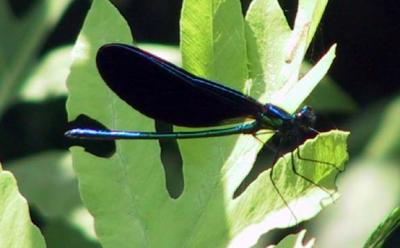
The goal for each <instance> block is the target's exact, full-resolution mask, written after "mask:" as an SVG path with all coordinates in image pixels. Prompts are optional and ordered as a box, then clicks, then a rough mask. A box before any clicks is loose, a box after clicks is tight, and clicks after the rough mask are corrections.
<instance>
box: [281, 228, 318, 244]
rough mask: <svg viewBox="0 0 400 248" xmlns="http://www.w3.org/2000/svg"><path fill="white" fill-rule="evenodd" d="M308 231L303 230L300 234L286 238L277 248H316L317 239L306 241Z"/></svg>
mask: <svg viewBox="0 0 400 248" xmlns="http://www.w3.org/2000/svg"><path fill="white" fill-rule="evenodd" d="M305 235H306V231H305V230H303V231H301V232H300V233H298V234H291V235H288V236H286V237H285V238H284V239H283V240H281V241H280V242H279V244H277V245H276V248H292V247H294V248H311V247H313V246H314V242H315V239H311V240H308V241H305V240H304V239H305Z"/></svg>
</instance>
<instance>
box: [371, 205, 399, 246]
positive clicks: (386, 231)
mask: <svg viewBox="0 0 400 248" xmlns="http://www.w3.org/2000/svg"><path fill="white" fill-rule="evenodd" d="M399 226H400V208H399V207H397V208H395V209H393V211H392V212H391V213H390V214H389V215H388V216H387V217H386V218H385V220H384V221H383V222H382V223H381V224H380V225H379V226H378V227H377V228H376V229H375V231H374V232H373V233H372V234H371V236H370V237H369V239H368V241H367V242H366V243H365V245H364V247H374V248H375V247H376V248H378V247H382V246H383V244H384V242H385V240H386V239H387V238H388V237H389V235H390V234H391V233H392V232H393V231H394V230H395V229H396V228H398V227H399Z"/></svg>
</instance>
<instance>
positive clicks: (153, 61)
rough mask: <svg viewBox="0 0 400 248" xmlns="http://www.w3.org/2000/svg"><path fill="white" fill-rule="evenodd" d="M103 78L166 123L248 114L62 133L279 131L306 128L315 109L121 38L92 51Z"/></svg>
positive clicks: (173, 135)
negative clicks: (287, 103)
mask: <svg viewBox="0 0 400 248" xmlns="http://www.w3.org/2000/svg"><path fill="white" fill-rule="evenodd" d="M96 63H97V68H98V70H99V72H100V75H101V77H102V78H103V80H104V81H105V82H106V84H107V85H108V86H109V87H110V88H111V90H112V91H114V92H115V93H116V94H117V95H118V96H119V97H120V98H121V99H122V100H124V101H125V102H126V103H127V104H129V105H130V106H131V107H133V108H134V109H136V110H138V111H139V112H141V113H142V114H144V115H146V116H148V117H151V118H153V119H156V120H160V121H163V122H166V123H169V124H172V125H177V126H185V127H210V126H217V125H223V124H229V123H237V122H241V121H243V120H244V119H253V121H252V122H249V123H241V124H238V125H235V126H233V127H228V128H220V129H208V130H200V131H193V132H170V133H157V132H136V131H110V130H96V129H85V128H76V129H72V130H69V131H67V132H66V133H65V135H66V136H67V137H70V138H80V139H103V140H104V139H107V140H115V139H188V138H203V137H215V136H225V135H232V134H241V133H244V134H255V133H256V132H258V131H259V130H263V129H267V130H272V131H274V132H276V133H278V134H279V135H281V136H282V137H284V136H287V135H296V134H297V133H299V132H305V131H306V132H307V131H312V132H316V131H315V130H314V129H313V125H314V123H315V119H316V117H315V114H314V111H313V110H312V108H311V107H309V106H304V107H303V108H302V109H300V110H299V111H298V112H296V113H295V114H289V113H288V112H286V111H285V110H283V109H282V108H280V107H278V106H275V105H273V104H270V103H267V104H265V105H263V104H261V103H260V102H258V101H257V100H255V99H253V98H251V97H249V96H246V95H244V94H242V93H241V92H239V91H236V90H234V89H231V88H228V87H225V86H223V85H220V84H218V83H216V82H213V81H210V80H207V79H204V78H200V77H197V76H195V75H193V74H191V73H189V72H187V71H185V70H183V69H181V68H179V67H177V66H175V65H173V64H171V63H169V62H167V61H165V60H163V59H161V58H158V57H156V56H154V55H152V54H150V53H148V52H145V51H143V50H141V49H139V48H136V47H133V46H129V45H125V44H106V45H104V46H102V47H101V48H100V49H99V50H98V52H97V57H96Z"/></svg>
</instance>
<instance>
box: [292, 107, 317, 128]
mask: <svg viewBox="0 0 400 248" xmlns="http://www.w3.org/2000/svg"><path fill="white" fill-rule="evenodd" d="M296 119H297V120H298V121H299V122H300V123H301V124H302V125H303V126H306V127H307V126H308V127H312V126H313V125H314V123H315V119H316V116H315V113H314V110H313V108H311V107H310V106H304V107H303V108H302V109H301V110H300V111H299V112H298V113H297V115H296Z"/></svg>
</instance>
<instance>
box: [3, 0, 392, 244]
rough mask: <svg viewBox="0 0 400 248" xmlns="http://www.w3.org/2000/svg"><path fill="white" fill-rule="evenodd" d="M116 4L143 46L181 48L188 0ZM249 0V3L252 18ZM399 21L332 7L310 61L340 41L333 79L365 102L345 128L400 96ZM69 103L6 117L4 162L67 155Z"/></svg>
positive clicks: (72, 15) (14, 1)
mask: <svg viewBox="0 0 400 248" xmlns="http://www.w3.org/2000/svg"><path fill="white" fill-rule="evenodd" d="M36 1H39V0H35V1H32V0H29V1H28V0H9V3H10V5H11V6H12V9H13V11H14V12H15V14H16V15H17V16H23V15H24V13H26V11H28V10H29V8H30V7H32V6H34V4H35V2H36ZM112 2H113V3H114V4H115V5H116V6H117V7H118V8H119V10H120V11H121V12H122V14H123V15H124V16H125V18H126V19H127V21H128V22H129V24H130V26H131V28H132V33H133V35H134V39H135V40H136V41H138V42H147V43H164V44H171V45H178V44H179V17H180V8H181V0H168V1H166V0H147V1H143V0H141V1H138V0H130V1H129V0H125V1H124V0H119V1H117V0H115V1H112ZM249 2H250V1H249V0H243V1H242V4H243V9H244V12H245V9H246V8H247V6H248V4H249ZM280 2H281V5H282V6H283V9H284V10H285V14H286V15H287V17H288V19H289V20H293V18H294V14H295V12H296V4H297V3H296V1H283V0H281V1H280ZM89 7H90V1H86V0H80V1H75V2H74V3H73V4H72V5H71V7H70V8H69V9H68V10H67V13H66V14H65V16H64V17H63V19H62V20H61V22H60V23H59V24H58V25H57V27H56V29H55V30H53V31H52V33H51V34H50V36H49V38H48V40H47V41H46V43H44V44H43V47H42V49H41V51H40V54H39V56H41V55H43V54H45V53H46V52H47V51H49V50H51V49H52V48H54V47H58V46H60V45H62V44H73V43H74V41H75V39H76V37H77V35H78V33H79V30H80V27H81V25H82V23H83V20H84V18H85V15H86V13H87V11H88V9H89ZM399 16H400V3H399V2H398V1H396V0H393V1H376V0H352V1H349V0H332V1H329V3H328V6H327V9H326V11H325V15H324V16H323V18H322V22H321V25H320V27H319V30H318V33H317V36H316V40H315V42H314V44H313V45H312V52H311V53H310V59H311V60H316V59H318V56H319V55H320V53H321V52H322V51H324V50H327V48H328V47H329V46H330V45H331V44H333V43H338V48H337V56H336V60H335V61H334V63H333V66H332V67H331V70H330V72H329V75H330V76H331V77H332V78H333V79H334V80H335V82H336V83H337V84H338V85H339V86H340V87H341V88H342V89H344V91H345V92H346V93H347V94H349V95H350V96H351V98H353V99H354V100H355V101H356V103H357V104H358V110H357V113H350V114H345V115H333V116H331V117H330V118H331V119H332V120H333V121H334V122H335V124H336V123H338V125H339V127H340V124H341V123H343V122H344V120H348V119H349V118H352V117H354V115H360V114H362V112H363V110H364V109H366V108H368V107H369V106H371V105H374V104H376V103H379V102H384V101H386V100H387V99H390V98H391V97H393V96H395V95H396V94H397V95H398V94H399V93H400V86H399V82H398V78H399V76H398V75H399V65H400V63H399V55H400V46H399V38H398V33H399V32H400V22H399V21H398V18H399ZM105 32H106V30H105ZM65 100H66V99H65V98H60V99H53V100H51V102H45V103H40V104H39V105H35V104H16V105H13V106H11V107H10V108H9V109H8V110H7V111H6V113H5V115H4V118H3V120H7V121H2V122H1V123H0V137H1V139H0V151H1V152H0V158H1V160H2V161H3V162H4V161H8V160H12V159H15V158H20V157H23V156H26V155H30V154H35V153H37V152H40V151H45V150H49V149H54V148H56V149H67V147H68V146H69V145H70V141H68V140H66V139H65V138H64V137H63V135H62V134H63V132H64V130H66V129H67V124H66V123H67V119H66V112H65ZM399 114H400V113H399ZM28 119H29V123H30V124H29V125H30V127H32V128H31V129H30V130H29V131H27V130H26V129H27V126H26V125H25V124H23V125H22V124H21V123H26V122H27V121H26V120H28ZM46 120H47V121H46ZM18 123H19V124H18ZM27 132H28V133H27ZM29 132H34V133H35V135H31V134H30V133H29ZM21 134H23V135H21ZM25 134H26V135H25ZM32 137H35V138H32ZM37 137H40V138H39V139H38V138H37ZM15 140H18V141H19V143H18V145H15V144H13V141H15ZM396 239H397V242H398V238H396V235H392V240H393V242H394V243H396ZM397 244H398V243H397Z"/></svg>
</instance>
